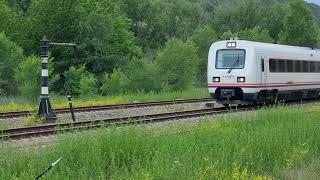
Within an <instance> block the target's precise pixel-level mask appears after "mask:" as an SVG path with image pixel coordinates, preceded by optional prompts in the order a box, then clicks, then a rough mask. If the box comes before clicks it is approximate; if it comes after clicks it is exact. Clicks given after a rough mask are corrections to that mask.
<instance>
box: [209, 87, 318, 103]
mask: <svg viewBox="0 0 320 180" xmlns="http://www.w3.org/2000/svg"><path fill="white" fill-rule="evenodd" d="M319 95H320V89H301V90H290V91H279V90H278V89H272V90H261V91H259V92H258V93H244V92H243V91H242V89H241V88H217V90H216V91H215V93H211V94H210V96H211V97H213V98H214V99H216V100H217V102H218V103H220V104H223V105H225V106H229V105H241V104H242V105H247V104H273V103H275V102H278V101H301V100H307V99H317V98H319V97H320V96H319Z"/></svg>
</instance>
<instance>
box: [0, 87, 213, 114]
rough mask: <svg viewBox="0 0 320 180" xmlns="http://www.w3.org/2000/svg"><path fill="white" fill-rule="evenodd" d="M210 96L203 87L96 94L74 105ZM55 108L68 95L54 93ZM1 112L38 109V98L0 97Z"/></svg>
mask: <svg viewBox="0 0 320 180" xmlns="http://www.w3.org/2000/svg"><path fill="white" fill-rule="evenodd" d="M203 97H208V91H207V89H205V88H202V89H190V90H185V91H177V92H161V93H144V92H141V93H136V94H124V95H119V96H94V97H74V98H73V103H74V106H97V105H107V104H120V103H132V102H146V101H159V100H174V99H185V98H203ZM50 98H51V102H52V104H53V107H54V108H63V107H68V105H69V104H68V101H67V97H63V96H56V95H53V96H51V97H50ZM0 102H1V103H0V112H9V111H22V110H26V111H31V110H34V111H35V110H37V108H38V105H39V104H38V103H39V102H37V101H36V100H28V99H25V98H23V97H16V98H14V97H10V98H8V97H3V98H0Z"/></svg>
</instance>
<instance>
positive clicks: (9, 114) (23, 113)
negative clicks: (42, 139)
mask: <svg viewBox="0 0 320 180" xmlns="http://www.w3.org/2000/svg"><path fill="white" fill-rule="evenodd" d="M208 101H212V98H200V99H178V100H168V101H152V102H144V103H128V104H116V105H102V106H90V107H75V108H73V109H74V112H92V111H106V110H113V109H128V108H139V107H151V106H163V105H173V104H185V103H196V102H208ZM54 112H55V113H57V114H64V113H68V112H70V110H69V108H59V109H54ZM32 113H34V112H31V111H16V112H5V113H0V119H7V118H17V117H24V116H30V115H31V114H32Z"/></svg>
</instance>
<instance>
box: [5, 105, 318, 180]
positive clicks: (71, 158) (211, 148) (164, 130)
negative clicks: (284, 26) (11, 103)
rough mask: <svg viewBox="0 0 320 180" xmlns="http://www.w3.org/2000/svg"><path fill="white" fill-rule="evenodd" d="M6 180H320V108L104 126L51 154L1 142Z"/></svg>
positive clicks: (63, 141) (67, 138)
mask: <svg viewBox="0 0 320 180" xmlns="http://www.w3.org/2000/svg"><path fill="white" fill-rule="evenodd" d="M1 149H2V150H1V152H2V153H1V154H0V179H15V178H17V179H32V178H34V177H35V176H36V175H37V174H39V173H40V172H41V171H42V170H43V169H44V168H45V167H46V166H47V165H49V164H51V163H52V162H54V161H55V160H57V159H58V158H60V157H61V158H63V159H62V161H61V162H60V163H59V164H58V165H57V166H56V167H54V168H53V169H52V170H51V171H50V172H49V173H47V174H46V175H45V177H44V179H217V178H219V179H248V178H251V179H268V178H281V179H283V178H284V177H294V178H295V179H296V178H297V177H303V179H304V178H307V177H312V178H316V179H318V178H320V176H319V175H320V107H319V106H314V107H300V106H296V107H277V108H274V109H268V110H259V111H258V112H257V113H255V112H253V113H239V114H237V115H227V116H222V117H220V118H216V119H215V121H209V120H208V119H207V120H203V121H201V122H199V123H190V122H189V123H183V124H182V123H173V124H172V123H170V125H168V126H165V127H163V126H161V127H158V126H152V127H148V128H145V127H141V126H131V127H121V128H111V129H107V128H102V129H99V130H95V131H93V130H92V131H86V132H82V133H81V134H80V133H76V134H66V135H59V137H58V141H57V142H56V143H53V144H51V145H49V146H46V147H44V148H36V149H33V148H27V149H17V148H15V147H14V146H12V147H11V146H10V147H8V144H1Z"/></svg>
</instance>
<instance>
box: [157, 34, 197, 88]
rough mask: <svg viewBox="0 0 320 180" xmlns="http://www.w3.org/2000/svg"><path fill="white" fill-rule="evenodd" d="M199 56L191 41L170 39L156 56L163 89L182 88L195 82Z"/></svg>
mask: <svg viewBox="0 0 320 180" xmlns="http://www.w3.org/2000/svg"><path fill="white" fill-rule="evenodd" d="M198 64H199V57H198V55H197V49H196V48H195V46H194V44H193V42H192V41H187V42H186V43H184V42H182V41H181V40H177V39H171V40H169V41H168V42H167V43H166V45H165V46H164V48H163V49H162V50H161V51H160V52H159V55H158V57H157V58H156V65H157V68H158V71H159V72H158V73H159V74H160V83H161V86H162V87H163V89H165V90H182V89H185V88H187V87H188V86H190V85H192V82H195V77H196V73H197V67H198Z"/></svg>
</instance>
